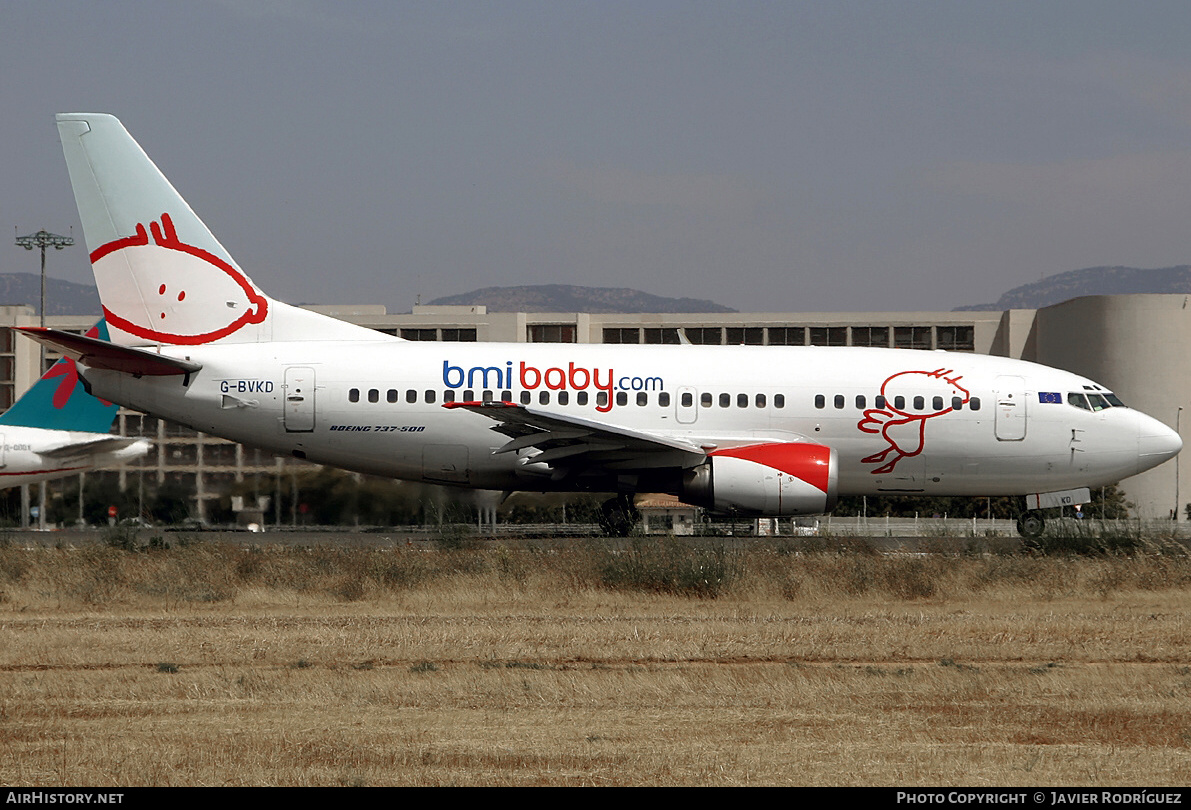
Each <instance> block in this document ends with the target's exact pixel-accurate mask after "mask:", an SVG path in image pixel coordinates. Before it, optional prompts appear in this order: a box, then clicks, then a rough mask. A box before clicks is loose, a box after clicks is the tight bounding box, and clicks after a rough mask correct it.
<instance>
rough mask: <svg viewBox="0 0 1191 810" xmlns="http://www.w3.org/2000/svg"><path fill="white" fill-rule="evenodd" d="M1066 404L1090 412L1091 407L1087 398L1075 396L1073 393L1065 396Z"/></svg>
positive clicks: (1081, 395) (1079, 395) (1080, 395)
mask: <svg viewBox="0 0 1191 810" xmlns="http://www.w3.org/2000/svg"><path fill="white" fill-rule="evenodd" d="M1067 404H1068V405H1074V406H1075V407H1077V408H1083V409H1084V410H1085V411H1090V410H1092V408H1091V406H1090V405H1088V398H1087V397H1085V396H1084V395H1083V394H1076V393H1075V392H1072V393H1070V394H1068V395H1067Z"/></svg>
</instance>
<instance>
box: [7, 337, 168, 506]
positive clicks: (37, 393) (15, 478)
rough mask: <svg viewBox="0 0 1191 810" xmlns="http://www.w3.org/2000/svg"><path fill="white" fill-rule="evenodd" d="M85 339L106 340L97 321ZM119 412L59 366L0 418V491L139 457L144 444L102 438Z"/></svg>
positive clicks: (66, 364) (71, 365)
mask: <svg viewBox="0 0 1191 810" xmlns="http://www.w3.org/2000/svg"><path fill="white" fill-rule="evenodd" d="M87 334H88V335H90V336H92V337H96V338H99V337H101V336H102V337H106V336H107V332H106V329H105V327H104V324H103V321H100V322H99V323H98V324H96V326H94V327H93V328H92V329H91V331H90V332H88V333H87ZM119 410H120V406H119V405H115V404H113V403H111V402H103V401H101V400H98V399H96V398H95V397H93V396H91V395H89V394H88V393H87V392H86V391H84V390H83V386H82V385H80V384H79V375H78V371H77V369H76V366H75V362H74V360H72V359H70V358H63V359H62V360H59V361H58V362H57V363H55V364H54V365H53V366H51V367H50V369H49V370H48V371H47V372H46V373H45V374H44V375H43V376H42V378H41V379H40V380H38V381H37V382H36V383H35V384H34V385H33V387H32V388H30V389H29V390H28V391H26V392H25V393H24V395H23V396H21V398H20V399H18V400H17V401H16V402H14V403H13V405H12V407H11V408H9V409H8V410H7V411H5V412H4V413H3V414H0V488H5V489H7V488H8V487H15V486H20V485H22V484H33V483H37V482H39V481H49V480H51V479H54V478H63V477H65V476H68V475H73V474H75V473H78V472H83V471H85V470H91V469H95V468H97V467H115V466H117V465H120V464H124V463H127V462H129V461H132V460H133V459H137V458H140V457H141V456H143V455H145V453H147V452H148V451H149V442H147V441H145V440H144V439H126V438H124V437H122V436H113V435H111V434H110V433H108V432H107V430H108V429H109V428H111V426H112V420H113V419H115V418H116V412H117V411H119Z"/></svg>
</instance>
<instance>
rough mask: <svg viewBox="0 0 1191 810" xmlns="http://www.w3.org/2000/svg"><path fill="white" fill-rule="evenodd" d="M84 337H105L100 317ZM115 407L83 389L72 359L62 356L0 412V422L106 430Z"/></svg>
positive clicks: (92, 431) (41, 426)
mask: <svg viewBox="0 0 1191 810" xmlns="http://www.w3.org/2000/svg"><path fill="white" fill-rule="evenodd" d="M87 336H88V337H97V338H100V339H102V340H107V339H108V328H107V324H106V323H105V322H104V321H102V320H100V322H99V323H97V324H95V326H93V327H91V329H90V331H88V332H87ZM118 410H120V406H119V405H116V404H115V403H112V402H104V401H103V400H102V399H96V398H95V397H93V396H91V395H90V394H88V393H87V392H86V391H85V390H83V385H82V381H81V380H79V372H78V369H77V368H76V367H75V364H74V360H71V359H70V358H66V357H64V358H62V359H61V360H59V361H58V362H57V363H54V365H53V366H51V367H50V369H49V371H47V372H46V373H45V374H43V375H42V377H41V379H40V380H38V381H37V382H36V383H34V385H33V387H32V388H30V389H29V390H28V391H26V392H25V394H24V395H23V396H22V397H21V398H20V399H18V400H17V401H16V402H14V403H13V405H12V407H11V408H9V409H8V410H7V411H5V412H4V413H3V414H0V425H20V426H22V427H35V428H48V429H50V430H77V431H85V432H87V433H107V432H108V431H109V430H110V429H111V427H112V420H114V419H115V418H116V412H117V411H118Z"/></svg>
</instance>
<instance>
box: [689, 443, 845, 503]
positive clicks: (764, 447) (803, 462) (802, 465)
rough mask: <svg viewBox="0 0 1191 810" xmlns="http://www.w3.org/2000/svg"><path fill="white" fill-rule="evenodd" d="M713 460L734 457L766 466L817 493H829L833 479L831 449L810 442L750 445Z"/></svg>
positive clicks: (718, 453) (725, 452) (728, 450)
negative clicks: (809, 486) (800, 482)
mask: <svg viewBox="0 0 1191 810" xmlns="http://www.w3.org/2000/svg"><path fill="white" fill-rule="evenodd" d="M711 455H713V456H730V457H731V458H740V459H744V460H745V461H752V462H754V463H755V464H764V465H765V466H766V467H772V468H773V469H775V470H778V471H780V472H784V473H786V474H787V475H792V476H794V477H795V478H799V479H801V480H803V481H805V482H807V483H808V484H810V485H811V486H812V487H814V488H815V489H818V490H821V491H822V492H826V491H827V487H828V486H829V483H828V482H829V481H830V479H831V448H830V447H827V446H826V445H822V444H812V443H810V442H805V443H795V442H781V443H777V442H775V443H770V444H750V445H746V446H744V447H731V448H728V449H726V450H716V451H715V452H713V453H711Z"/></svg>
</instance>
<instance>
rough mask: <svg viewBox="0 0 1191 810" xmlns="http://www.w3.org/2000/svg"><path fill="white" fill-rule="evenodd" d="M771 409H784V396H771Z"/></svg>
mask: <svg viewBox="0 0 1191 810" xmlns="http://www.w3.org/2000/svg"><path fill="white" fill-rule="evenodd" d="M773 407H775V408H784V407H786V395H785V394H774V395H773Z"/></svg>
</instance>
